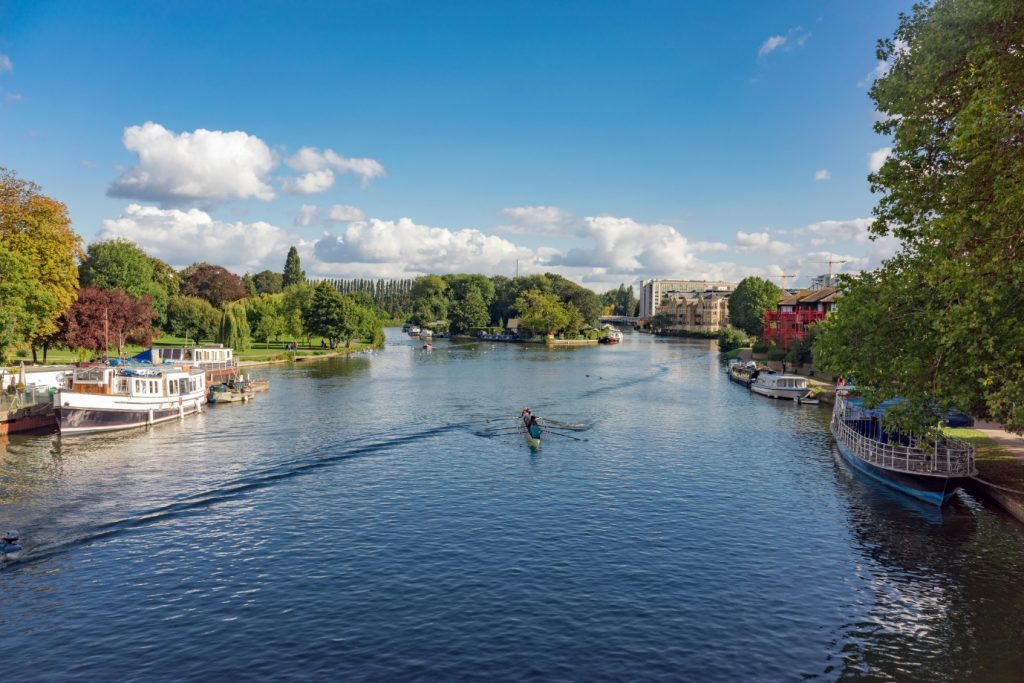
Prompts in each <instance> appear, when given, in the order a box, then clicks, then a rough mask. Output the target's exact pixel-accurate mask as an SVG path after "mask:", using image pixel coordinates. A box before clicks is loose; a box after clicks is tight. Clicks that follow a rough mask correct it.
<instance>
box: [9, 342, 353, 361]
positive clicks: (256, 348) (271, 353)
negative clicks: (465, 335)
mask: <svg viewBox="0 0 1024 683" xmlns="http://www.w3.org/2000/svg"><path fill="white" fill-rule="evenodd" d="M293 341H294V342H296V343H297V344H298V350H296V351H289V350H288V344H289V343H290V342H293ZM310 341H311V344H310V345H308V346H307V344H306V339H305V338H304V337H303V338H302V339H291V338H285V337H282V338H281V340H280V341H272V342H269V343H263V342H259V343H253V348H251V349H249V350H248V351H241V352H239V353H236V354H235V357H236V358H237V359H238V360H240V361H269V360H288V359H290V358H291V357H292V356H325V355H328V354H336V353H352V352H355V351H360V350H362V349H365V348H367V347H368V346H369V345H368V344H353V345H352V346H351V348H345V347H344V346H339V347H338V348H336V349H334V350H333V351H332V350H331V349H325V348H322V347H321V345H320V342H321V339H320V338H319V337H313V338H312V339H311V340H310ZM213 343H214V342H213V341H212V340H209V339H204V340H202V341H200V342H197V341H196V340H195V339H189V340H188V344H187V345H190V346H196V345H199V344H213ZM153 346H156V347H160V346H186V341H185V339H184V337H171V336H164V337H158V338H157V339H154V340H153ZM146 348H147V347H144V346H134V345H131V344H129V345H127V346H125V348H124V354H125V356H134V355H135V354H137V353H141V352H142V351H145V350H146ZM116 354H117V349H111V356H112V357H113V356H115V355H116ZM91 355H92V354H88V355H86V356H85V357H80V355H79V354H78V353H77V352H75V351H72V350H69V349H50V350H49V351H48V352H47V354H46V362H47V363H48V364H52V365H59V364H62V363H77V362H78V361H81V360H90V358H91ZM13 360H14V363H13V365H17V364H18V362H20V361H22V360H24V361H25V362H26V363H29V362H31V361H32V357H31V356H28V357H27V358H14V359H13ZM42 360H43V357H42V353H40V355H39V361H40V362H42Z"/></svg>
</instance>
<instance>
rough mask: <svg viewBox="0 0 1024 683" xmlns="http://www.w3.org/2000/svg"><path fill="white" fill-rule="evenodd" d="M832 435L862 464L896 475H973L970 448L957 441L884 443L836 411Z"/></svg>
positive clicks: (833, 416)
mask: <svg viewBox="0 0 1024 683" xmlns="http://www.w3.org/2000/svg"><path fill="white" fill-rule="evenodd" d="M832 434H833V435H834V436H835V438H836V440H837V441H839V442H841V443H842V444H843V445H844V446H845V447H846V448H848V449H849V450H850V451H852V453H853V454H854V455H855V456H856V457H858V458H860V459H861V460H863V461H864V462H867V463H870V464H872V465H876V466H878V467H883V468H885V469H888V470H896V471H899V472H912V473H915V474H937V475H944V476H949V477H969V476H971V475H973V474H974V471H975V470H974V447H973V446H971V445H970V444H968V443H966V442H964V441H960V440H959V439H951V438H947V439H942V440H939V441H936V442H935V443H934V444H929V445H927V446H925V445H924V444H921V443H920V442H918V443H916V444H912V445H909V446H904V445H902V444H899V443H892V442H889V443H886V442H882V441H879V440H878V439H874V438H872V437H870V436H865V435H864V434H861V433H860V432H858V431H857V430H856V429H854V428H853V427H852V426H850V425H849V424H848V423H847V422H846V421H845V420H844V419H843V418H842V414H841V412H840V411H838V410H837V411H835V412H833V414H832Z"/></svg>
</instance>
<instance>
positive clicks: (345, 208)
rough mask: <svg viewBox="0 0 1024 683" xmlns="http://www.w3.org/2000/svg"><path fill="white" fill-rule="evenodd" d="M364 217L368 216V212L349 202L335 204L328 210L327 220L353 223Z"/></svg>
mask: <svg viewBox="0 0 1024 683" xmlns="http://www.w3.org/2000/svg"><path fill="white" fill-rule="evenodd" d="M364 218H366V214H365V213H363V210H362V209H360V208H359V207H358V206H349V205H348V204H335V205H333V206H332V207H331V208H330V209H329V210H328V211H327V220H329V221H333V222H335V223H351V222H352V221H361V220H363V219H364Z"/></svg>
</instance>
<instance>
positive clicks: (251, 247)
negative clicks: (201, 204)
mask: <svg viewBox="0 0 1024 683" xmlns="http://www.w3.org/2000/svg"><path fill="white" fill-rule="evenodd" d="M115 237H123V238H126V239H129V240H131V241H132V242H134V243H135V244H137V245H139V247H141V248H142V249H143V250H144V251H145V252H146V253H148V254H150V255H152V256H155V257H157V258H159V259H161V260H163V261H166V262H167V263H169V264H171V265H172V266H176V267H182V266H186V265H188V264H190V263H195V262H198V261H206V262H208V263H215V264H218V265H222V266H224V267H226V268H228V269H229V270H232V271H235V272H237V273H241V272H245V271H250V272H257V271H260V270H264V269H266V268H273V269H277V268H280V267H281V264H282V263H284V261H283V259H284V256H285V254H287V253H288V248H289V246H291V245H293V244H298V243H299V242H300V241H301V240H300V238H299V237H297V236H295V235H292V234H289V233H287V232H285V231H284V230H281V229H280V228H278V227H275V226H273V225H271V224H270V223H266V222H263V221H257V222H254V223H242V222H237V221H236V222H228V221H220V220H216V219H214V218H212V217H211V216H210V214H208V213H206V212H205V211H201V210H200V209H190V210H187V211H183V210H180V209H161V208H158V207H155V206H141V205H139V204H129V205H128V207H127V208H125V210H124V211H123V212H122V213H121V215H120V216H119V217H117V218H112V219H107V220H105V221H103V228H102V230H101V231H100V234H99V235H98V239H100V240H106V239H113V238H115Z"/></svg>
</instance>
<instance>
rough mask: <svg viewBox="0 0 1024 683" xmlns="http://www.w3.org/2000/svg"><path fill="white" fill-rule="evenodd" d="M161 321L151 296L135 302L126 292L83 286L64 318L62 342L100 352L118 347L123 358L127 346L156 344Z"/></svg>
mask: <svg viewBox="0 0 1024 683" xmlns="http://www.w3.org/2000/svg"><path fill="white" fill-rule="evenodd" d="M157 318H159V314H158V313H157V312H156V311H154V310H153V306H152V298H151V297H150V296H149V295H148V294H144V295H143V296H141V297H140V298H138V299H135V298H133V297H131V296H129V295H128V294H127V293H126V292H125V291H124V290H122V289H96V288H95V287H83V288H82V289H80V290H78V301H76V302H75V303H74V304H72V305H71V308H69V309H68V310H67V311H65V312H64V315H63V317H62V318H61V322H62V326H61V340H62V341H63V342H64V344H66V345H67V346H68V347H69V348H72V349H88V350H90V351H95V352H97V353H100V352H103V353H106V349H107V345H108V344H115V345H116V346H117V355H119V356H120V355H121V354H122V353H123V352H124V345H125V344H141V345H143V346H148V345H149V344H150V343H151V342H152V341H153V337H154V335H155V334H156V330H154V329H153V321H155V320H156V319H157Z"/></svg>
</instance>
